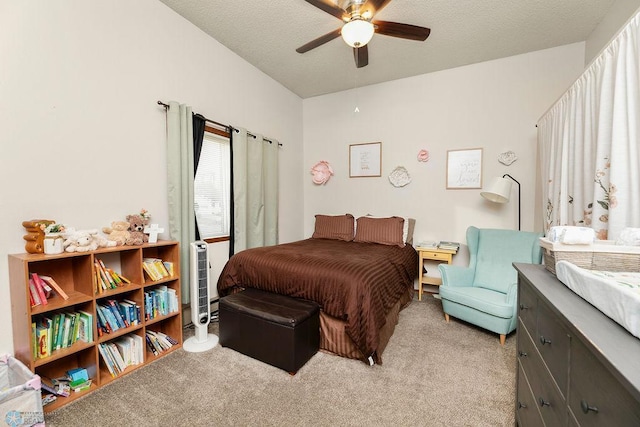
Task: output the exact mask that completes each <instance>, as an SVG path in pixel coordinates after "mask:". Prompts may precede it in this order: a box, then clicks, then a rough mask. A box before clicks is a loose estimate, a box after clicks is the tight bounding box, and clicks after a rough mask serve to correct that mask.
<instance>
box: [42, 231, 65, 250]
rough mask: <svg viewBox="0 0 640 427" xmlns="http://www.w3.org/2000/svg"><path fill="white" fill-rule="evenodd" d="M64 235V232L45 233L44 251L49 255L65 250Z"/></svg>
mask: <svg viewBox="0 0 640 427" xmlns="http://www.w3.org/2000/svg"><path fill="white" fill-rule="evenodd" d="M63 243H64V237H62V233H48V234H45V235H44V253H45V254H48V255H53V254H61V253H62V252H64V247H63V245H62V244H63Z"/></svg>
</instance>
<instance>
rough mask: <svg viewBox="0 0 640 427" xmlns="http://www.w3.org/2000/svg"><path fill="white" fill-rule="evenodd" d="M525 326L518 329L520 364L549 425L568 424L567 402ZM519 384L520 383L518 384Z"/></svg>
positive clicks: (542, 414)
mask: <svg viewBox="0 0 640 427" xmlns="http://www.w3.org/2000/svg"><path fill="white" fill-rule="evenodd" d="M525 331H526V330H525V329H524V328H523V329H522V330H520V331H518V355H517V356H518V365H519V366H521V367H522V370H523V372H524V374H525V375H526V378H527V379H528V382H529V386H530V387H531V391H532V393H533V397H534V401H535V402H536V405H537V408H538V410H539V411H540V414H541V416H542V419H543V420H544V423H545V424H546V425H547V426H553V427H556V426H566V424H567V403H566V401H565V399H564V396H563V395H562V393H560V391H559V390H558V387H557V385H556V383H555V382H554V381H553V378H551V373H550V372H549V370H548V369H547V367H546V366H545V364H544V363H543V362H542V358H541V357H540V354H539V353H538V350H537V349H536V345H535V344H534V343H533V342H532V341H531V338H530V337H529V336H528V335H527V333H526V332H525ZM518 386H519V384H518Z"/></svg>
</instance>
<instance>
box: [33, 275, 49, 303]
mask: <svg viewBox="0 0 640 427" xmlns="http://www.w3.org/2000/svg"><path fill="white" fill-rule="evenodd" d="M29 295H30V297H31V307H36V306H38V305H41V304H42V301H40V294H38V290H37V289H36V284H35V282H34V281H33V279H29ZM45 304H46V302H45Z"/></svg>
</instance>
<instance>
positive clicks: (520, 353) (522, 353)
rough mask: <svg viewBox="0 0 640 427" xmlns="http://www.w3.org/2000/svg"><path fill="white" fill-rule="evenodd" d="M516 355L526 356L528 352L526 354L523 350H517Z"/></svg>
mask: <svg viewBox="0 0 640 427" xmlns="http://www.w3.org/2000/svg"><path fill="white" fill-rule="evenodd" d="M518 355H519V356H520V357H527V356H528V354H527V353H526V352H525V351H519V352H518Z"/></svg>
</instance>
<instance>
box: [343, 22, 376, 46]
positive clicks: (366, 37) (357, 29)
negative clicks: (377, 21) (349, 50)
mask: <svg viewBox="0 0 640 427" xmlns="http://www.w3.org/2000/svg"><path fill="white" fill-rule="evenodd" d="M373 32H374V28H373V24H372V23H371V22H369V21H365V20H364V19H353V20H351V21H349V22H347V23H346V24H344V25H343V26H342V31H341V34H342V38H343V39H344V41H345V43H347V44H348V45H349V46H351V47H362V46H364V45H366V44H367V43H369V41H371V37H373Z"/></svg>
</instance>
